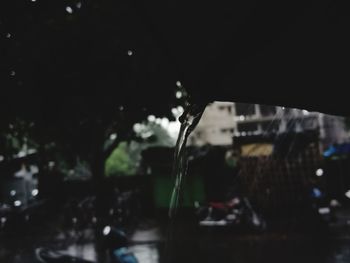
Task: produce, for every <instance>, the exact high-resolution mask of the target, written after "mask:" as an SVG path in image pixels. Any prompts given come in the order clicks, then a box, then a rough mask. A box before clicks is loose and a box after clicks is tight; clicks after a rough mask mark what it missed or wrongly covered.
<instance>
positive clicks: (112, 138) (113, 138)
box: [109, 133, 117, 141]
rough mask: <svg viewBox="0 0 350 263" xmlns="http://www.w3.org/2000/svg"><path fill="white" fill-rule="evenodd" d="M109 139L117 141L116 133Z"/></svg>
mask: <svg viewBox="0 0 350 263" xmlns="http://www.w3.org/2000/svg"><path fill="white" fill-rule="evenodd" d="M109 139H111V140H113V141H114V140H115V139H117V134H116V133H113V134H111V135H110V136H109Z"/></svg>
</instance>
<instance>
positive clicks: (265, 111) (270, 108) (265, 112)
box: [259, 105, 276, 116]
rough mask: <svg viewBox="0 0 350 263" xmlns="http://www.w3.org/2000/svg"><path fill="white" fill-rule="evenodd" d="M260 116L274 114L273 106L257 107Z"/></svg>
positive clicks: (274, 108)
mask: <svg viewBox="0 0 350 263" xmlns="http://www.w3.org/2000/svg"><path fill="white" fill-rule="evenodd" d="M259 107H260V112H261V115H262V116H271V115H275V114H276V107H275V106H268V105H259Z"/></svg>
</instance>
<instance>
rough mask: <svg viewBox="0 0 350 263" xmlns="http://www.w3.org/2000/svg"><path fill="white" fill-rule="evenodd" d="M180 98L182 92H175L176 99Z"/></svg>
mask: <svg viewBox="0 0 350 263" xmlns="http://www.w3.org/2000/svg"><path fill="white" fill-rule="evenodd" d="M181 97H182V92H181V91H177V92H176V98H177V99H180V98H181Z"/></svg>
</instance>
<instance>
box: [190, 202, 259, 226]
mask: <svg viewBox="0 0 350 263" xmlns="http://www.w3.org/2000/svg"><path fill="white" fill-rule="evenodd" d="M195 207H196V214H197V217H198V221H199V225H200V226H203V227H209V226H230V227H238V226H244V227H248V228H249V229H252V230H256V231H263V230H265V228H266V223H265V221H264V219H263V218H262V217H261V216H259V215H258V214H257V213H256V212H255V210H254V209H253V208H252V205H251V204H250V202H249V200H248V199H247V198H246V197H233V198H231V199H229V200H228V201H227V202H209V204H208V205H205V206H200V205H199V204H198V203H197V204H195Z"/></svg>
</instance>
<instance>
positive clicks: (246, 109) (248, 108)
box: [235, 103, 255, 116]
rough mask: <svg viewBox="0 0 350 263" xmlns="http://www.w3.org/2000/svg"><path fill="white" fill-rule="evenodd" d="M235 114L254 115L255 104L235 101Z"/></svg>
mask: <svg viewBox="0 0 350 263" xmlns="http://www.w3.org/2000/svg"><path fill="white" fill-rule="evenodd" d="M235 107H236V114H237V115H238V116H240V115H243V116H247V115H254V114H255V105H254V104H247V103H235Z"/></svg>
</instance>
